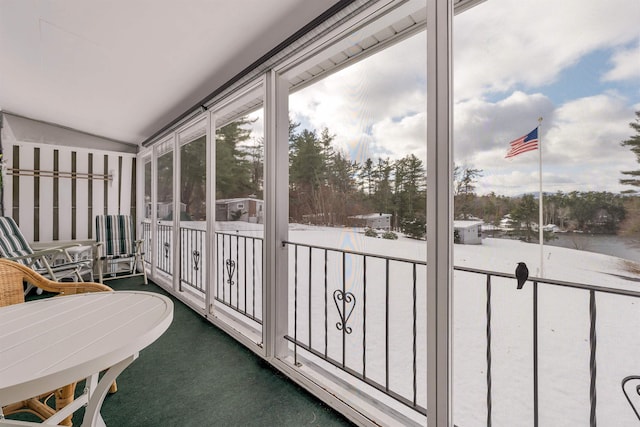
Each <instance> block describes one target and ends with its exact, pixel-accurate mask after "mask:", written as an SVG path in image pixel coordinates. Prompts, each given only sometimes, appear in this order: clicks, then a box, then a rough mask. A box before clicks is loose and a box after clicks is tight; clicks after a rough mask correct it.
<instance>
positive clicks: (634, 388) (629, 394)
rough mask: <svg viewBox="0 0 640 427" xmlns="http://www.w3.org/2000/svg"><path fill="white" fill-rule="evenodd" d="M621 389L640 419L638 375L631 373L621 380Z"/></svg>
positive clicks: (639, 384)
mask: <svg viewBox="0 0 640 427" xmlns="http://www.w3.org/2000/svg"><path fill="white" fill-rule="evenodd" d="M622 391H623V393H624V395H625V397H626V398H627V401H628V402H629V405H631V409H633V412H635V414H636V417H638V420H640V376H638V375H631V376H628V377H626V378H625V379H623V380H622Z"/></svg>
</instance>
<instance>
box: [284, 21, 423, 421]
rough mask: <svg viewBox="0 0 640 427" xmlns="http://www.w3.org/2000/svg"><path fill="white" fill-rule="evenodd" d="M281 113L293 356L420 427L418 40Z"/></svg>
mask: <svg viewBox="0 0 640 427" xmlns="http://www.w3.org/2000/svg"><path fill="white" fill-rule="evenodd" d="M289 112H290V120H291V124H290V134H289V144H290V153H289V179H290V182H289V205H290V212H289V216H290V224H289V240H290V241H291V242H292V243H290V244H289V255H290V257H289V266H290V276H289V304H290V307H289V339H290V341H291V342H292V343H295V345H294V344H291V346H290V348H291V349H292V350H293V352H294V353H293V355H294V357H295V358H297V360H298V361H301V362H302V364H303V365H304V366H308V365H315V366H323V367H325V368H326V369H327V370H328V371H330V372H331V375H332V376H333V375H335V376H337V377H339V378H342V379H343V380H344V381H348V382H350V383H352V384H354V386H355V387H357V388H358V390H360V392H361V393H362V394H363V395H371V396H375V398H376V399H381V400H382V401H383V402H384V403H385V404H388V405H390V406H392V407H396V408H397V407H400V408H402V409H401V411H402V412H403V413H405V414H406V413H408V414H412V415H411V416H413V417H415V418H417V419H418V420H420V421H419V422H421V423H424V422H425V420H424V418H421V416H422V415H421V414H424V413H425V408H426V395H425V393H424V386H423V385H424V384H425V383H426V340H425V336H426V331H425V329H424V328H425V324H426V317H425V316H426V312H425V305H424V303H425V300H426V296H425V292H426V289H425V283H426V243H425V237H426V236H425V233H426V227H425V224H426V212H425V211H426V179H425V178H426V171H425V168H426V35H425V33H424V32H422V33H419V34H417V35H414V36H412V37H410V38H407V39H405V40H403V41H401V42H399V43H397V44H396V45H394V46H392V47H389V48H387V49H385V50H383V51H381V52H379V53H376V54H374V55H372V56H370V57H368V58H367V59H364V60H362V61H360V62H357V63H354V64H353V65H350V66H348V67H346V68H344V69H342V70H341V71H338V72H336V73H335V74H332V75H330V76H328V77H326V78H323V79H322V80H319V81H317V82H316V83H314V84H312V85H309V86H308V87H306V88H304V89H302V90H300V91H298V92H295V93H293V94H292V95H291V96H290V98H289ZM306 361H310V363H307V362H306ZM321 375H326V373H325V374H321ZM374 390H381V391H382V394H379V393H378V392H377V391H374Z"/></svg>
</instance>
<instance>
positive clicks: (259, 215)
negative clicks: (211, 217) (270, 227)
mask: <svg viewBox="0 0 640 427" xmlns="http://www.w3.org/2000/svg"><path fill="white" fill-rule="evenodd" d="M216 221H245V222H250V223H254V224H262V223H264V201H263V200H260V199H255V198H253V197H240V198H236V199H218V200H216Z"/></svg>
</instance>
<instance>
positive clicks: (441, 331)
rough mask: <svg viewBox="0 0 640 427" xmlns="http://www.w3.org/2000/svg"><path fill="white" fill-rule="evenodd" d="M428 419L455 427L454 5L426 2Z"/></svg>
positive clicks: (444, 426)
mask: <svg viewBox="0 0 640 427" xmlns="http://www.w3.org/2000/svg"><path fill="white" fill-rule="evenodd" d="M427 16H428V25H427V76H428V78H427V94H428V96H427V170H428V171H429V173H428V174H427V189H428V190H427V265H428V267H429V268H427V283H426V286H427V293H426V298H427V301H426V307H427V319H426V323H427V324H426V331H427V384H426V386H427V419H428V425H429V426H430V427H435V426H437V427H449V426H451V425H453V410H452V408H453V402H452V396H453V393H452V387H453V386H452V378H453V375H452V371H453V366H452V360H453V357H452V332H451V331H452V326H453V324H452V312H453V310H452V307H453V289H452V286H451V285H452V277H453V226H452V218H453V182H452V179H451V177H452V176H453V135H452V121H453V119H452V114H453V113H452V104H453V96H452V92H453V90H452V70H453V67H452V62H453V60H452V56H453V54H452V52H453V50H452V27H453V0H428V1H427Z"/></svg>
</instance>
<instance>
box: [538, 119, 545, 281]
mask: <svg viewBox="0 0 640 427" xmlns="http://www.w3.org/2000/svg"><path fill="white" fill-rule="evenodd" d="M541 125H542V117H539V118H538V168H539V170H538V175H539V178H540V188H539V195H538V199H539V205H540V212H539V215H538V238H539V239H540V277H544V230H543V223H542V222H543V221H544V208H543V200H542V198H543V196H542V135H541V134H540V126H541Z"/></svg>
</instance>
